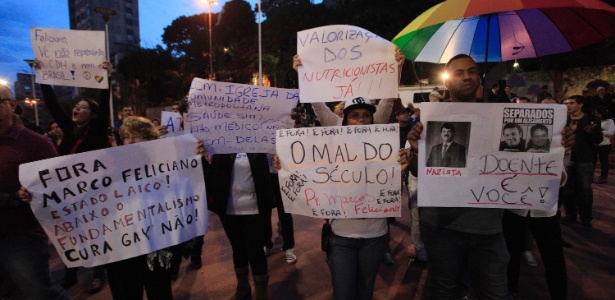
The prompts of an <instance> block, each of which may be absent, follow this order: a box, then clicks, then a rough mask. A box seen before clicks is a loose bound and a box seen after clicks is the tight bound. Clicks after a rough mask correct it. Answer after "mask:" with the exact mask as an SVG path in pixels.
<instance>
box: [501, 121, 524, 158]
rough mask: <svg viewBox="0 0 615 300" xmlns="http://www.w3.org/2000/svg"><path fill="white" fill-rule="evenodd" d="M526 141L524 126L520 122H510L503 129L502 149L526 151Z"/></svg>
mask: <svg viewBox="0 0 615 300" xmlns="http://www.w3.org/2000/svg"><path fill="white" fill-rule="evenodd" d="M525 143H526V141H525V140H524V139H523V128H522V127H521V125H519V124H515V123H508V124H505V125H504V128H503V129H502V141H501V142H500V151H507V152H525Z"/></svg>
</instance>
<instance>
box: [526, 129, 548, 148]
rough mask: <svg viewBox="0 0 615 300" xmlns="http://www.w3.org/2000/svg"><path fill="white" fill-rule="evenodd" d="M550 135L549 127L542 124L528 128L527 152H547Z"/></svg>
mask: <svg viewBox="0 0 615 300" xmlns="http://www.w3.org/2000/svg"><path fill="white" fill-rule="evenodd" d="M550 148H551V137H550V136H549V129H548V128H547V126H545V125H543V124H536V125H534V126H532V128H530V142H529V143H528V144H527V152H533V153H549V149H550Z"/></svg>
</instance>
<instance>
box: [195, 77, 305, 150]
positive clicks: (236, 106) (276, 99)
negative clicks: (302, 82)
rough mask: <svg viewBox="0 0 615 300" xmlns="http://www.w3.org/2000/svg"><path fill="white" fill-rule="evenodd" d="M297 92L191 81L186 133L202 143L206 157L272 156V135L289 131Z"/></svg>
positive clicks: (273, 146) (198, 79)
mask: <svg viewBox="0 0 615 300" xmlns="http://www.w3.org/2000/svg"><path fill="white" fill-rule="evenodd" d="M298 101H299V92H298V91H297V90H289V89H280V88H273V87H264V86H254V85H246V84H238V83H230V82H218V81H209V80H205V79H200V78H194V80H192V85H191V86H190V93H189V94H188V108H189V110H188V113H187V114H186V115H185V116H184V122H185V124H184V125H185V130H189V131H188V133H191V134H193V135H195V136H197V137H198V138H199V139H201V140H203V144H204V145H205V148H206V149H207V153H208V154H216V153H238V152H245V153H257V152H262V153H274V152H275V143H276V139H275V131H276V130H277V129H282V128H289V127H292V125H293V124H294V122H293V121H292V119H291V118H290V114H291V110H292V108H293V107H295V106H296V105H297V102H298Z"/></svg>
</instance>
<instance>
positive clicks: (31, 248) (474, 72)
mask: <svg viewBox="0 0 615 300" xmlns="http://www.w3.org/2000/svg"><path fill="white" fill-rule="evenodd" d="M395 57H396V60H397V62H398V64H399V65H400V66H401V65H402V64H403V61H404V57H403V55H401V53H400V52H399V50H396V53H395ZM293 64H294V68H295V69H297V68H300V67H301V61H300V60H299V57H298V56H296V57H295V58H294V60H293ZM105 68H107V69H108V70H110V69H111V66H110V65H109V64H108V63H105ZM400 69H401V67H400ZM445 69H446V71H447V72H448V73H449V74H451V77H450V78H449V79H448V80H447V82H446V84H445V86H446V88H447V90H448V94H449V95H450V99H445V97H444V95H440V94H439V89H434V90H433V91H432V94H433V97H432V96H431V95H430V102H445V101H446V102H477V101H480V99H477V95H480V94H481V93H479V88H480V80H479V72H478V67H477V65H476V63H475V62H474V60H473V59H472V58H470V57H469V56H467V55H457V56H455V57H453V58H452V59H451V60H450V61H449V62H448V63H447V65H446V66H445ZM41 87H42V92H43V100H44V102H45V106H46V107H47V109H49V112H50V114H51V115H52V116H53V118H54V121H53V122H52V123H50V124H49V125H50V126H49V130H48V131H47V132H44V131H42V130H38V133H36V134H34V133H33V131H30V130H28V129H26V126H25V124H28V123H27V122H24V120H23V119H22V118H19V117H18V116H17V115H15V107H14V105H13V104H14V102H15V99H14V98H13V97H12V93H11V91H10V89H9V88H8V86H3V85H2V86H0V92H1V94H0V95H1V98H0V150H1V151H2V152H1V153H2V154H3V155H2V157H0V160H2V162H0V172H1V174H3V177H4V176H7V180H3V181H2V182H0V199H1V200H2V202H0V208H1V209H0V239H1V241H0V255H1V256H2V258H1V259H0V276H1V277H2V282H3V283H5V284H7V283H8V285H9V286H10V287H11V288H8V289H7V290H8V291H9V294H7V295H1V296H4V297H14V298H16V299H17V298H19V297H20V296H24V297H25V298H27V299H69V298H70V297H69V296H68V294H67V293H66V291H65V289H70V288H71V287H72V286H73V285H75V284H76V282H77V276H76V274H77V270H76V269H71V268H67V269H66V271H65V275H64V278H63V280H62V282H61V284H56V283H54V282H53V281H52V280H51V278H50V276H49V263H48V259H49V254H48V253H47V250H46V246H47V240H46V238H45V235H44V232H43V231H42V228H41V227H40V225H39V224H38V222H37V221H36V220H35V219H34V216H33V214H32V212H31V211H30V207H29V203H28V200H31V195H30V194H29V192H28V191H27V190H25V189H24V188H22V187H21V188H20V184H19V182H18V180H17V178H18V177H17V168H18V166H19V164H22V163H27V162H31V161H36V160H40V159H45V158H51V157H55V156H57V155H71V154H75V153H82V152H86V151H91V150H99V149H105V148H108V147H112V146H114V145H118V146H121V145H129V144H133V143H139V142H147V141H149V140H154V139H157V138H159V136H160V133H161V132H162V133H164V126H159V125H158V124H154V123H152V121H157V122H158V123H159V121H158V120H152V121H150V120H148V119H146V118H143V117H136V116H134V115H133V111H132V108H131V107H130V106H124V107H122V112H123V114H122V119H120V120H118V122H116V124H114V125H115V126H114V127H115V128H113V127H111V124H109V118H108V116H109V114H110V113H111V112H110V107H109V101H108V99H109V93H110V89H109V90H103V92H102V93H101V95H100V99H99V101H96V100H93V99H87V98H83V99H80V100H79V101H78V102H77V104H76V105H75V106H74V108H73V109H72V111H71V113H70V114H67V113H66V112H65V111H63V109H62V108H61V107H60V105H59V104H58V101H57V99H56V96H55V94H54V91H53V89H52V87H51V86H48V85H42V86H41ZM498 91H499V87H496V86H495V85H494V86H493V88H492V90H491V93H492V94H493V95H491V93H490V94H489V99H492V100H491V101H492V102H503V103H525V102H531V101H530V99H529V97H522V96H521V97H520V96H518V95H515V94H514V93H511V89H510V87H508V86H507V87H505V89H504V91H505V92H504V93H502V94H498ZM597 93H598V95H597V96H596V97H583V96H570V97H567V98H566V99H561V101H555V100H554V99H553V96H552V95H551V94H550V93H549V92H548V91H547V90H546V89H543V92H542V93H541V94H539V95H537V97H536V98H534V99H532V100H534V102H537V103H545V104H548V103H555V104H557V103H559V104H563V105H565V106H566V108H567V111H568V119H567V123H566V127H565V129H564V131H562V132H561V133H551V134H561V135H562V138H561V141H562V146H563V147H565V148H566V149H568V150H567V151H568V153H569V154H568V155H567V158H568V160H569V163H567V168H566V172H565V174H563V175H562V178H563V180H562V188H561V189H562V191H561V199H560V200H561V202H562V204H563V207H564V211H565V216H564V217H561V218H560V214H559V211H557V212H545V211H536V210H523V211H522V210H510V211H508V210H506V211H505V210H503V209H477V208H433V207H421V208H419V207H417V204H416V203H417V200H416V197H417V193H416V189H417V178H418V180H420V176H419V174H417V154H418V139H419V138H420V135H421V132H422V130H423V123H421V120H420V109H419V108H418V107H414V106H413V105H412V104H410V105H409V106H408V107H403V106H400V105H399V103H400V101H399V99H382V100H380V101H374V102H373V103H372V102H370V99H365V98H362V97H357V98H353V99H351V100H348V101H344V102H340V103H339V104H337V105H336V106H332V107H327V105H325V104H324V103H313V104H311V105H307V104H298V106H297V107H296V108H294V109H293V110H292V112H289V115H292V118H293V119H294V120H295V127H311V126H339V125H342V126H353V125H368V124H377V123H388V122H390V120H395V121H396V122H398V123H399V124H400V131H401V132H402V133H401V135H400V147H401V148H402V149H400V152H399V154H398V155H399V158H398V162H399V164H400V165H401V166H402V176H401V177H402V178H404V185H405V186H404V188H407V189H408V191H410V193H409V194H410V198H411V199H410V200H411V201H410V202H409V206H410V208H411V211H412V213H411V218H412V227H411V234H412V240H413V244H414V248H415V249H413V251H410V252H412V253H414V255H416V258H417V259H418V260H419V261H427V262H428V266H429V269H430V275H429V287H430V288H429V292H428V297H429V298H433V299H441V298H447V299H448V298H451V299H454V298H462V297H467V296H468V295H466V293H468V291H470V290H471V291H472V294H474V295H476V296H477V297H478V298H480V299H507V298H508V297H512V298H513V299H514V298H515V297H516V294H517V290H518V286H517V285H518V280H519V265H520V261H525V263H526V264H528V265H536V262H535V260H534V259H533V257H531V255H532V253H531V243H532V241H533V240H535V241H536V243H537V245H538V248H539V251H540V254H541V257H542V261H543V262H544V264H545V277H546V279H547V284H548V287H549V291H550V295H551V298H552V299H566V298H567V276H566V266H565V261H564V257H563V251H562V247H563V245H564V242H563V241H562V238H561V230H560V227H559V226H560V224H564V225H571V226H572V225H573V224H574V223H577V222H580V224H579V225H580V226H581V228H583V229H588V230H591V228H592V205H593V194H592V189H591V184H592V183H598V184H603V183H606V182H607V179H608V178H607V176H608V153H609V152H610V150H611V143H610V138H611V136H612V135H613V134H614V131H615V125H614V124H613V120H612V118H611V114H610V113H611V109H610V108H612V107H613V102H612V101H613V98H612V95H609V94H607V93H606V88H605V87H598V88H597ZM333 104H336V103H333ZM179 106H183V108H178V111H179V112H180V113H181V112H186V109H187V108H186V107H185V103H181V105H179ZM588 107H591V110H590V111H587V109H588ZM188 109H189V108H188ZM503 131H504V132H506V131H508V133H504V135H507V134H509V135H510V137H508V136H506V137H503V138H502V141H501V147H503V149H504V150H503V151H507V150H506V149H516V150H515V151H526V152H542V151H544V149H545V148H546V149H548V144H546V143H550V140H545V138H544V135H545V134H547V133H548V132H547V131H548V129H547V128H546V127H544V126H542V127H541V126H535V128H534V127H532V129H531V130H530V134H529V137H526V140H527V141H526V140H525V139H523V136H520V137H519V136H518V135H519V133H520V132H521V130H520V129H518V128H517V127H515V126H508V128H504V129H503ZM515 131H519V132H515ZM109 132H115V136H111V137H110V136H109ZM515 134H516V135H515ZM520 141H522V145H521V142H520ZM22 147H25V148H27V149H30V150H29V152H28V153H19V150H20V149H21V148H22ZM195 151H196V152H197V153H199V154H201V155H202V157H203V164H204V171H205V178H206V182H208V183H209V184H207V185H206V187H207V195H208V196H211V197H212V199H215V201H214V202H211V203H210V207H209V209H210V210H211V211H213V212H214V213H216V214H217V215H218V216H219V218H220V221H221V223H222V225H223V228H224V231H225V233H226V236H227V238H228V240H229V242H230V244H231V248H232V252H233V253H232V255H233V268H234V270H235V275H236V279H237V285H236V288H235V291H229V297H230V296H231V295H232V299H251V297H252V287H251V285H250V277H249V274H250V272H251V273H252V282H253V284H254V294H255V296H256V299H267V298H268V294H269V293H268V285H269V284H268V281H269V273H270V272H272V270H271V269H270V268H269V267H268V264H267V255H268V254H269V251H270V250H271V248H272V243H271V235H272V233H271V231H272V230H271V220H270V218H271V212H272V207H277V209H278V214H279V216H280V221H281V223H280V225H279V226H281V228H280V232H282V233H283V238H284V245H283V247H282V250H283V251H284V254H285V259H286V262H287V263H289V264H293V263H295V262H296V261H297V259H298V258H297V256H296V255H295V253H294V251H293V248H294V247H295V242H294V236H293V223H292V222H293V221H292V216H291V215H290V214H287V213H286V212H284V207H283V203H282V201H281V198H280V195H279V193H280V191H279V187H278V186H277V185H276V182H275V181H276V180H277V175H276V174H275V173H276V171H277V170H279V168H280V167H279V158H278V157H277V156H270V157H267V155H265V154H261V153H233V154H216V155H213V156H212V157H208V155H207V153H206V152H205V149H204V147H203V145H202V144H201V143H199V144H198V145H195ZM597 161H599V162H600V177H599V178H597V179H594V178H593V174H594V168H595V166H596V164H597V163H596V162H597ZM406 168H407V169H408V170H407V171H406ZM20 198H21V200H22V201H20ZM407 215H408V214H402V216H403V217H406V216H407ZM577 217H578V218H579V220H577ZM392 221H394V220H387V219H386V218H383V219H352V220H346V219H345V220H335V219H333V220H328V221H327V223H328V224H329V226H330V228H331V235H330V236H329V237H328V239H329V240H328V242H329V243H330V246H329V248H328V249H327V253H326V254H327V261H328V264H329V269H330V271H331V278H332V283H331V286H332V289H333V298H334V299H371V298H372V297H373V287H374V282H375V279H376V276H377V273H378V269H379V265H380V264H381V263H383V262H384V263H387V264H393V263H394V262H393V261H392V259H391V255H390V252H391V251H390V249H389V245H388V243H389V239H390V231H389V228H388V226H389V223H390V222H392ZM476 241H478V242H476ZM527 241H529V246H527V245H528V243H527ZM202 244H203V238H202V237H199V238H196V239H195V240H193V241H191V242H190V243H187V245H178V246H174V247H171V248H168V249H161V250H158V251H155V252H153V253H149V254H145V255H141V256H137V257H134V258H130V259H126V260H123V261H118V262H114V263H111V264H107V265H103V266H98V267H95V268H94V273H95V275H94V280H93V281H92V282H91V283H90V286H89V290H88V292H90V293H97V292H99V291H100V290H101V289H102V288H103V287H104V285H105V284H106V282H107V281H108V282H109V285H110V289H111V293H112V295H113V298H114V299H142V298H143V289H145V292H146V295H147V298H148V299H172V298H173V291H172V289H171V282H172V280H174V279H177V276H178V274H177V269H178V268H179V264H180V263H181V255H182V253H186V251H187V250H186V248H188V249H189V250H188V252H190V253H191V254H189V255H191V259H192V266H193V267H194V268H195V269H198V268H201V247H202ZM304 246H305V247H307V246H308V245H304ZM528 252H529V254H528ZM19 253H24V254H23V255H21V256H20V255H18V254H19ZM387 254H388V256H387ZM8 260H11V261H10V262H9V261H8ZM153 260H156V261H159V262H160V263H152V261H153ZM532 261H533V263H532ZM26 265H27V266H26ZM274 272H275V271H274ZM465 275H468V276H467V278H469V280H470V281H469V283H468V282H467V281H466V280H463V279H464V277H466V276H465ZM463 286H469V289H464V288H463ZM9 299H12V298H9Z"/></svg>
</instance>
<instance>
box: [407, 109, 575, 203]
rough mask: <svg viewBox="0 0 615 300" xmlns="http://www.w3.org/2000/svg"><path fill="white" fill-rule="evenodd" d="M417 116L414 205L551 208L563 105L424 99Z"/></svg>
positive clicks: (563, 121)
mask: <svg viewBox="0 0 615 300" xmlns="http://www.w3.org/2000/svg"><path fill="white" fill-rule="evenodd" d="M421 119H422V122H423V124H424V125H425V127H424V129H423V134H422V136H421V139H420V140H419V168H418V174H419V181H418V182H419V186H418V201H419V206H440V207H485V208H509V209H538V210H547V211H554V210H555V209H557V200H558V195H559V187H560V179H561V173H562V170H563V169H564V161H563V158H564V148H563V147H562V146H561V131H562V129H563V128H564V126H565V125H566V108H565V107H564V106H563V105H557V104H542V105H537V104H489V105H485V104H481V103H424V104H422V106H421ZM442 187H446V188H445V189H443V188H442Z"/></svg>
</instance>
